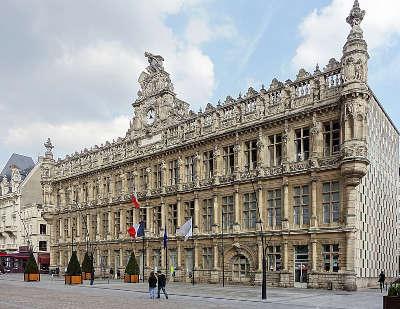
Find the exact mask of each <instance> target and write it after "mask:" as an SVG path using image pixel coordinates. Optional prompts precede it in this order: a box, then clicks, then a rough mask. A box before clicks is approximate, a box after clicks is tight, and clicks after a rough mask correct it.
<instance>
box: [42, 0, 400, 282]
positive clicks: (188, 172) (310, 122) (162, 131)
mask: <svg viewBox="0 0 400 309" xmlns="http://www.w3.org/2000/svg"><path fill="white" fill-rule="evenodd" d="M363 17H364V11H362V10H361V9H360V7H359V4H358V1H355V2H354V6H353V8H352V10H351V12H350V14H349V16H348V17H347V20H346V21H347V22H348V23H349V24H350V27H351V31H350V34H349V35H348V38H347V41H346V43H345V45H344V47H343V55H342V58H341V59H340V61H337V60H335V59H331V60H330V61H329V63H328V64H327V65H326V66H325V67H323V68H319V67H318V66H317V67H316V68H315V71H314V72H312V73H309V72H307V71H305V70H304V69H301V70H300V71H299V73H298V74H297V76H296V78H295V80H293V81H292V80H286V81H285V82H281V81H279V80H277V79H273V80H272V82H271V84H270V85H269V87H264V86H262V88H261V89H259V90H258V91H257V90H255V89H253V88H249V89H248V91H247V92H246V93H245V94H244V95H239V97H237V98H232V97H230V96H229V97H227V98H226V100H225V101H224V102H218V104H217V105H216V106H213V105H211V104H207V106H206V108H205V110H204V111H202V112H198V113H194V112H192V111H190V110H189V104H188V103H186V102H184V101H182V100H180V99H178V98H177V96H176V94H175V93H174V88H173V84H172V82H171V79H170V75H169V74H168V73H167V72H166V71H165V70H164V67H163V61H164V59H163V58H162V57H161V56H158V55H153V54H150V53H145V56H146V57H147V59H148V62H149V66H148V67H147V68H146V70H145V71H143V72H142V73H141V75H140V77H139V84H140V90H139V92H138V94H137V99H136V100H135V102H133V104H132V106H133V109H134V117H133V119H132V121H131V124H130V127H129V129H128V131H127V134H126V136H125V137H124V138H118V139H117V140H114V141H113V142H111V143H109V142H107V143H106V144H105V145H101V146H94V147H91V148H90V149H84V150H82V151H80V152H76V153H75V154H73V155H69V156H67V157H66V158H64V159H62V160H61V159H59V160H58V161H55V160H54V159H53V154H52V148H53V145H52V144H51V142H50V141H48V142H47V143H46V144H45V146H46V154H45V157H44V158H43V160H42V161H43V164H42V166H41V168H42V185H43V193H44V195H43V196H44V204H45V206H46V208H48V212H47V213H46V219H47V220H48V222H50V223H51V248H50V252H51V261H52V266H54V267H57V266H58V267H60V268H61V269H63V268H64V267H65V266H66V265H67V263H68V260H69V257H70V255H71V251H72V250H77V251H78V255H79V256H80V258H81V259H82V257H83V254H84V252H85V250H88V249H89V250H91V251H92V252H93V253H94V256H95V264H96V267H97V270H98V271H108V270H109V268H113V269H114V270H115V269H118V268H120V269H121V270H122V271H123V269H124V266H125V265H126V263H127V258H128V257H129V255H130V252H131V251H132V250H134V251H135V253H136V256H137V257H138V260H139V263H140V265H141V267H142V266H143V265H142V261H144V264H145V265H144V266H145V272H146V274H147V273H148V272H149V271H150V270H154V269H156V268H157V269H163V270H165V269H166V268H167V269H168V273H169V272H170V269H171V268H170V266H171V265H172V266H173V270H174V276H175V280H180V281H189V282H190V280H191V276H192V268H194V277H195V281H196V282H220V281H222V276H223V273H224V276H225V280H226V281H231V282H243V283H254V282H256V283H259V282H260V280H261V270H262V256H263V253H265V254H266V256H267V265H268V274H267V280H268V283H269V284H270V285H274V286H283V287H289V286H303V287H321V288H326V287H328V286H330V285H332V286H333V288H345V289H356V288H357V287H361V286H366V285H368V284H376V281H377V276H378V274H379V273H380V271H381V270H384V271H385V272H386V275H387V276H388V277H392V276H395V275H396V271H397V269H398V259H397V257H396V252H397V250H398V242H397V241H396V239H397V237H398V234H397V233H398V231H397V229H396V213H397V209H398V206H399V205H398V190H397V188H398V185H399V175H398V162H399V132H398V131H397V129H396V128H395V127H394V125H393V123H392V122H391V121H390V119H389V117H388V116H387V115H386V113H385V112H384V110H383V108H382V106H381V105H380V103H379V101H378V99H377V98H376V97H375V95H374V93H373V92H372V90H371V89H370V88H369V86H368V83H367V77H368V74H367V72H368V71H367V68H368V65H367V62H368V58H369V55H368V51H367V44H366V42H365V40H364V39H363V32H362V30H361V28H360V23H361V21H362V19H363ZM134 191H136V192H137V193H138V196H139V201H140V203H141V207H140V209H134V208H133V206H132V203H131V198H130V195H131V193H132V192H134ZM190 218H193V221H194V228H193V232H194V236H193V237H191V238H189V240H188V241H184V239H183V238H181V237H178V236H177V235H176V229H177V228H178V227H179V226H181V225H182V224H184V222H185V221H186V220H188V219H190ZM139 221H143V222H145V224H146V230H145V238H144V240H143V239H136V240H131V239H130V238H129V236H128V234H127V229H128V227H129V226H131V225H132V224H133V223H138V222H139ZM164 230H166V231H167V233H168V239H169V241H168V251H167V250H164V249H163V246H162V240H163V234H164ZM263 240H264V242H263ZM143 243H144V245H143ZM143 248H144V250H143ZM166 255H167V256H166ZM166 263H167V265H168V267H167V265H166ZM222 270H224V272H223V271H222Z"/></svg>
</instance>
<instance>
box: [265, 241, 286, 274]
mask: <svg viewBox="0 0 400 309" xmlns="http://www.w3.org/2000/svg"><path fill="white" fill-rule="evenodd" d="M267 254H268V255H267V257H268V263H267V265H268V270H270V271H279V270H281V269H282V258H281V247H280V246H268V248H267Z"/></svg>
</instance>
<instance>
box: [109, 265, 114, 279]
mask: <svg viewBox="0 0 400 309" xmlns="http://www.w3.org/2000/svg"><path fill="white" fill-rule="evenodd" d="M110 278H111V279H113V278H114V269H113V268H110Z"/></svg>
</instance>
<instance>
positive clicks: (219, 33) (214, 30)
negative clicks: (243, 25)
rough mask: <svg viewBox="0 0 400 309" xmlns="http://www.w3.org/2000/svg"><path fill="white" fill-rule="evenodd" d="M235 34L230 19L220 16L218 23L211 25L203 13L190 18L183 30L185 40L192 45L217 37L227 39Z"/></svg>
mask: <svg viewBox="0 0 400 309" xmlns="http://www.w3.org/2000/svg"><path fill="white" fill-rule="evenodd" d="M236 35H237V33H236V28H235V26H234V24H233V22H232V20H231V19H228V18H225V19H224V18H222V19H221V21H220V22H219V23H218V24H216V25H212V24H210V21H209V20H208V18H207V15H204V14H201V15H200V16H196V17H193V18H191V19H190V20H189V22H188V25H187V26H186V31H185V37H186V40H187V41H188V42H189V43H190V44H193V45H200V44H203V43H206V42H209V41H212V40H216V39H219V38H224V39H229V38H232V37H234V36H236Z"/></svg>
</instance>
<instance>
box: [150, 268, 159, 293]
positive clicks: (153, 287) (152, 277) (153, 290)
mask: <svg viewBox="0 0 400 309" xmlns="http://www.w3.org/2000/svg"><path fill="white" fill-rule="evenodd" d="M156 287H157V277H156V276H155V275H154V271H152V272H151V273H150V276H149V293H150V298H151V299H154V298H155V297H156Z"/></svg>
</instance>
